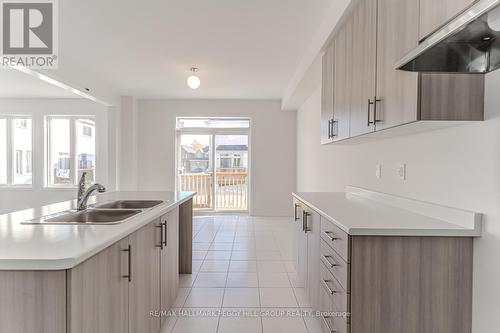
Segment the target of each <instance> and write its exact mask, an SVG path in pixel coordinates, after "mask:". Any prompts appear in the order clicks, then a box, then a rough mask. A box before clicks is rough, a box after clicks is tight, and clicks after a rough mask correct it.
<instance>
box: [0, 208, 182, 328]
mask: <svg viewBox="0 0 500 333" xmlns="http://www.w3.org/2000/svg"><path fill="white" fill-rule="evenodd" d="M180 207H181V208H179V207H175V208H171V210H170V211H169V212H168V213H166V214H164V215H162V216H159V215H157V218H155V219H152V220H151V221H150V222H149V223H147V224H145V225H143V226H142V227H140V229H138V230H136V231H134V232H132V233H131V234H129V235H128V236H126V237H124V238H122V239H121V240H118V241H116V242H115V243H113V244H111V245H109V246H107V247H106V248H105V249H103V250H101V251H100V252H98V253H97V254H94V255H93V256H91V257H90V258H88V259H86V260H85V261H83V262H81V263H79V264H78V265H77V266H74V267H72V268H70V269H61V270H0V295H1V296H0V332H1V333H3V332H8V333H159V332H160V329H161V324H162V323H163V320H162V319H166V316H165V314H167V311H168V310H169V309H170V308H171V307H172V305H173V303H174V301H175V298H176V297H177V292H178V288H179V269H180V268H179V262H180V258H179V255H180V253H179V246H181V245H180V243H182V242H183V241H184V240H185V238H189V239H190V240H192V237H191V230H192V229H191V228H192V227H191V224H192V200H188V201H186V202H184V203H182V204H181V205H180ZM181 210H182V212H183V213H182V214H181V215H179V214H180V212H181ZM190 211H191V212H190ZM180 220H182V223H183V224H184V228H185V229H189V234H188V235H182V237H180V233H181V231H180ZM88 228H91V227H90V226H89V227H88ZM110 228H111V227H110ZM95 230H98V229H95ZM99 230H100V229H99ZM89 232H90V231H89ZM187 245H188V244H183V245H182V246H184V248H185V252H186V253H184V254H185V256H187V257H189V258H191V254H190V253H187V252H189V251H191V247H188V246H187ZM160 318H162V319H160Z"/></svg>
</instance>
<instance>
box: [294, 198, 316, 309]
mask: <svg viewBox="0 0 500 333" xmlns="http://www.w3.org/2000/svg"><path fill="white" fill-rule="evenodd" d="M294 209H295V214H296V217H295V238H296V244H297V251H296V260H295V262H296V269H297V273H298V275H299V280H300V283H301V286H303V287H304V289H305V292H306V294H307V297H308V299H309V303H310V305H311V307H312V308H314V309H318V304H319V284H318V281H319V261H318V260H317V259H318V258H319V252H320V251H319V241H320V231H321V224H320V216H319V214H318V213H316V212H315V211H313V210H311V209H310V208H309V207H307V206H306V205H305V204H303V203H300V202H295V203H294Z"/></svg>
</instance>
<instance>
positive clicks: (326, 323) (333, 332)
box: [321, 316, 338, 333]
mask: <svg viewBox="0 0 500 333" xmlns="http://www.w3.org/2000/svg"><path fill="white" fill-rule="evenodd" d="M328 318H330V317H325V316H321V319H323V324H324V325H325V326H326V329H327V330H328V332H330V333H337V332H338V331H337V330H332V328H331V327H330V324H328V320H327V319H328Z"/></svg>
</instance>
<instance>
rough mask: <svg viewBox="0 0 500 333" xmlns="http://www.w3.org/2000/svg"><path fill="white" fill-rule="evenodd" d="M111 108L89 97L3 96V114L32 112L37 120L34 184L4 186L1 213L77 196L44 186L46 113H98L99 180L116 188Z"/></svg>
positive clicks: (0, 191)
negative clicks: (21, 97) (20, 187)
mask: <svg viewBox="0 0 500 333" xmlns="http://www.w3.org/2000/svg"><path fill="white" fill-rule="evenodd" d="M107 109H108V108H107V107H105V106H102V105H100V104H97V103H94V102H91V101H88V100H85V99H0V114H12V115H28V116H29V115H30V116H32V119H33V143H34V146H33V185H32V187H31V188H27V189H26V188H22V189H19V188H18V189H15V188H8V187H7V188H0V214H1V213H6V212H9V211H15V210H20V209H26V208H31V207H33V206H39V205H44V204H48V203H53V202H58V201H64V200H68V199H74V198H76V188H74V189H54V188H46V187H44V181H43V174H44V135H45V134H44V128H45V125H44V116H46V115H94V116H95V117H96V140H97V142H98V143H97V147H96V158H97V179H96V180H97V181H98V182H100V183H102V184H104V185H106V187H107V188H108V190H112V189H113V188H114V186H115V183H116V182H115V181H114V179H113V177H112V175H113V174H114V167H115V164H114V163H113V162H112V161H110V156H111V157H113V151H114V146H111V145H114V144H115V141H114V140H110V138H109V134H110V133H112V129H111V130H110V124H109V123H108V115H109V111H108V110H107Z"/></svg>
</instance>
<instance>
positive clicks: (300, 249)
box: [294, 200, 307, 287]
mask: <svg viewBox="0 0 500 333" xmlns="http://www.w3.org/2000/svg"><path fill="white" fill-rule="evenodd" d="M304 208H305V206H304V205H303V204H302V203H301V202H299V201H297V200H295V202H294V209H295V222H294V223H295V224H294V229H295V233H294V234H295V245H296V254H295V268H296V270H297V274H298V276H299V281H300V286H301V287H305V282H306V280H307V235H306V233H305V232H304V220H303V217H304V216H303V209H304Z"/></svg>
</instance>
